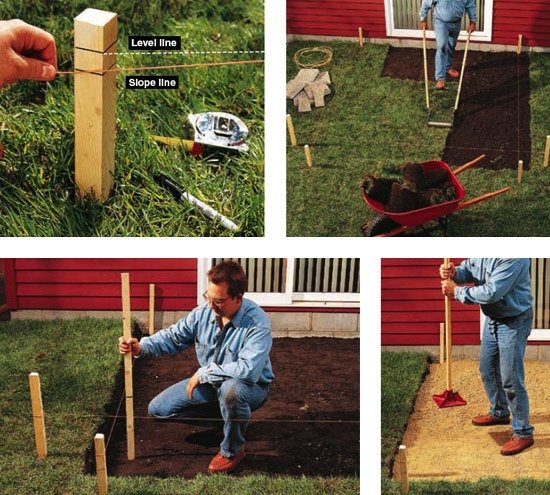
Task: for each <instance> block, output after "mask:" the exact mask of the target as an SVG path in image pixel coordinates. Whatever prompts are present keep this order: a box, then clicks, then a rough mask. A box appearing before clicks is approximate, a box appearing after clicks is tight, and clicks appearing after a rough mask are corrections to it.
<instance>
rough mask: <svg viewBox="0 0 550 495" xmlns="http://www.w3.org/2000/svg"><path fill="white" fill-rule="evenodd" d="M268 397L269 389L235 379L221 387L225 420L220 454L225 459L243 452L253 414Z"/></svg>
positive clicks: (220, 396)
mask: <svg viewBox="0 0 550 495" xmlns="http://www.w3.org/2000/svg"><path fill="white" fill-rule="evenodd" d="M268 395H269V388H268V387H262V386H260V385H250V384H247V383H245V382H242V381H240V380H235V379H229V380H226V381H225V382H223V384H222V385H221V386H220V388H219V389H218V398H219V401H220V411H221V413H222V417H223V419H224V420H225V423H224V427H223V433H224V438H223V441H222V443H221V444H220V452H221V453H222V454H223V455H224V456H225V457H233V456H235V455H236V454H237V453H239V452H240V451H241V449H242V448H243V445H244V441H245V440H244V434H245V432H246V428H247V426H248V420H249V419H250V416H251V413H252V411H255V410H256V409H259V408H260V407H261V406H262V405H263V403H264V402H265V401H266V400H267V397H268ZM234 420H237V421H234Z"/></svg>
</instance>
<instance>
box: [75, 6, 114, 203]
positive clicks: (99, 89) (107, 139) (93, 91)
mask: <svg viewBox="0 0 550 495" xmlns="http://www.w3.org/2000/svg"><path fill="white" fill-rule="evenodd" d="M117 31H118V25H117V15H116V14H114V13H113V12H105V11H103V10H97V9H86V10H85V11H84V12H82V13H81V14H80V15H78V16H77V17H76V18H75V20H74V43H75V49H74V67H75V71H82V72H78V73H77V74H75V82H74V102H75V181H76V184H77V187H78V191H79V194H80V196H87V195H91V196H94V197H96V198H97V199H100V200H103V201H104V200H106V199H107V198H108V197H109V193H110V191H111V188H112V185H113V175H114V171H115V102H116V73H115V72H90V71H97V70H98V69H102V70H107V69H111V68H113V67H114V66H115V65H116V55H114V52H115V51H116V42H117ZM106 54H109V55H106Z"/></svg>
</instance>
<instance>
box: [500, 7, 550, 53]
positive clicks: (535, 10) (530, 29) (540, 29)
mask: <svg viewBox="0 0 550 495" xmlns="http://www.w3.org/2000/svg"><path fill="white" fill-rule="evenodd" d="M493 16H494V17H493V18H494V21H493V43H496V44H503V45H513V44H516V43H517V42H518V35H520V34H522V35H523V44H524V45H525V46H540V47H549V46H550V3H549V2H548V0H525V1H522V2H518V1H517V0H495V1H494V3H493Z"/></svg>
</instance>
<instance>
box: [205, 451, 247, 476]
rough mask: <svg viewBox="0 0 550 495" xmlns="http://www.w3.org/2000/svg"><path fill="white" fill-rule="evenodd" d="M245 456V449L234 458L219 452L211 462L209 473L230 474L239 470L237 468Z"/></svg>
mask: <svg viewBox="0 0 550 495" xmlns="http://www.w3.org/2000/svg"><path fill="white" fill-rule="evenodd" d="M244 456H245V452H244V447H243V448H242V449H241V451H240V452H239V453H238V454H237V455H234V456H233V457H225V456H224V455H223V454H222V453H221V452H218V454H217V455H216V456H215V457H214V458H213V459H212V461H210V465H209V466H208V472H209V473H230V472H231V471H234V470H235V469H237V466H238V465H239V464H240V463H241V461H242V460H243V459H244Z"/></svg>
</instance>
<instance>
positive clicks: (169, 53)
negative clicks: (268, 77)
mask: <svg viewBox="0 0 550 495" xmlns="http://www.w3.org/2000/svg"><path fill="white" fill-rule="evenodd" d="M250 53H256V54H257V53H265V51H264V50H219V51H204V52H191V51H187V50H184V51H179V52H178V51H168V52H161V51H155V52H109V53H104V54H103V55H177V54H181V55H213V54H218V55H219V54H250Z"/></svg>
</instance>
